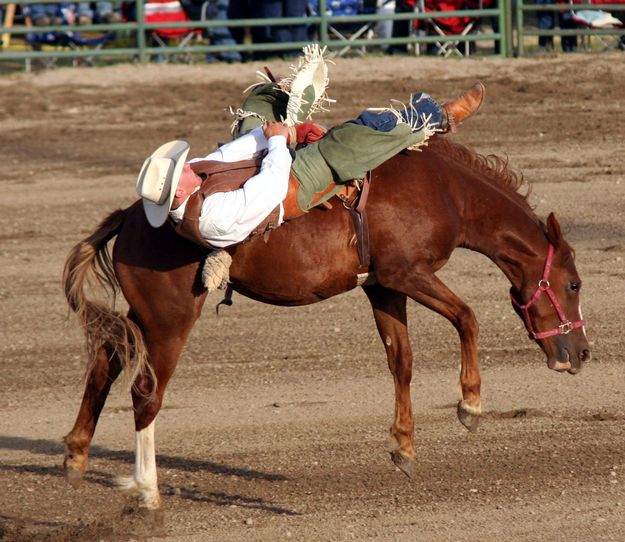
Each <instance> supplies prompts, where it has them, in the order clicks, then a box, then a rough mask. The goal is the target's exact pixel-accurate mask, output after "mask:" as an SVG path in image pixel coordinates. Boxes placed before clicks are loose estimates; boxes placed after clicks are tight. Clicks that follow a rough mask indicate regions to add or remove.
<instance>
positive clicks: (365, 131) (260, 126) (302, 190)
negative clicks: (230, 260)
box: [137, 46, 484, 248]
mask: <svg viewBox="0 0 625 542" xmlns="http://www.w3.org/2000/svg"><path fill="white" fill-rule="evenodd" d="M322 53H323V51H320V50H319V49H318V48H315V47H311V46H309V47H307V48H306V49H305V50H304V57H303V58H302V60H301V61H300V65H299V66H297V67H296V68H294V75H293V77H291V78H290V79H286V80H283V81H281V82H280V83H267V84H262V85H259V86H258V87H257V88H256V89H255V90H254V91H253V92H252V93H251V95H250V96H249V98H248V99H247V100H246V102H245V104H244V108H245V109H241V110H238V111H237V113H236V115H237V118H238V121H237V122H236V129H237V131H238V135H239V137H238V138H237V139H235V140H233V141H231V142H230V143H227V144H225V145H223V146H222V147H220V148H219V149H218V150H217V151H215V152H213V153H211V154H209V155H208V156H206V157H203V158H196V159H193V160H190V161H189V162H185V159H186V157H187V153H188V151H189V144H188V143H186V142H184V141H173V142H170V143H167V144H165V145H163V146H161V147H160V148H159V149H157V151H155V152H154V153H153V154H152V156H150V157H149V158H148V159H147V160H146V161H145V163H144V165H143V168H142V170H141V173H140V175H139V180H138V182H137V192H138V193H139V195H140V196H141V197H142V198H143V205H144V209H145V212H146V216H147V218H148V221H149V222H150V224H151V225H152V226H154V227H159V226H161V225H162V224H164V222H165V221H166V220H167V217H168V216H169V217H170V218H171V220H172V221H173V223H174V224H179V223H180V221H181V220H182V219H183V217H184V216H185V213H186V211H187V209H186V208H187V207H188V206H187V204H188V202H189V201H190V200H191V199H193V198H191V197H190V196H192V195H194V193H195V192H197V191H198V190H200V187H202V182H203V178H202V175H201V173H200V174H198V173H199V172H198V171H197V168H196V171H194V164H197V163H199V162H205V161H206V160H215V161H219V162H235V161H239V160H243V159H246V158H250V157H252V156H255V155H257V153H259V151H263V152H266V155H265V157H264V158H263V160H262V165H261V168H260V172H259V173H258V174H257V175H256V176H253V177H251V178H250V179H249V180H248V181H247V182H245V184H244V185H243V187H242V188H239V189H236V190H231V191H228V192H217V193H212V194H210V195H208V197H206V199H204V201H203V203H201V208H200V209H201V211H200V216H199V224H198V225H199V233H200V234H201V237H202V239H198V242H200V243H201V244H205V245H208V246H211V247H216V248H223V247H227V246H230V245H233V244H236V243H239V242H241V241H243V240H245V239H246V238H247V237H248V236H249V235H250V233H251V232H252V231H254V230H255V229H256V228H257V227H258V225H259V224H260V223H261V222H262V221H263V220H265V219H266V218H267V217H268V216H269V215H270V213H272V211H273V210H274V209H276V208H277V207H278V206H279V217H278V224H279V223H281V222H282V221H283V219H284V206H283V201H284V199H285V198H286V195H287V190H288V185H289V176H290V175H291V176H293V177H295V178H296V179H297V181H298V182H299V187H298V192H297V203H298V205H299V207H300V209H301V211H308V210H309V209H310V207H311V206H312V204H311V201H312V200H313V197H314V196H315V195H317V194H318V193H319V192H322V191H323V190H324V189H326V188H327V187H328V185H329V184H331V183H332V182H334V183H345V182H347V181H350V180H352V179H360V178H363V177H364V175H365V174H366V173H367V171H370V170H372V169H374V168H375V167H377V166H379V165H380V164H382V163H383V162H385V161H386V160H388V159H389V158H391V157H392V156H394V155H395V154H397V153H398V152H400V151H402V150H403V149H406V148H411V149H414V148H418V147H419V146H421V145H423V144H424V143H425V142H426V141H427V139H428V138H429V137H430V136H431V135H433V134H434V133H436V132H447V131H450V130H454V129H455V127H456V126H457V125H458V124H460V123H461V122H462V121H463V120H465V119H466V118H467V117H468V116H470V115H471V114H473V113H474V112H476V111H477V109H478V108H479V107H480V105H481V102H482V100H483V97H484V87H483V85H482V84H481V83H478V84H476V85H475V86H474V87H472V88H471V89H470V90H469V91H468V92H467V93H465V94H464V95H462V96H461V97H460V98H458V99H457V100H454V101H452V102H449V103H446V104H444V105H443V106H440V105H439V104H438V103H437V102H435V101H434V100H433V99H432V98H431V97H430V96H428V95H427V94H425V93H418V94H415V95H414V96H412V97H411V99H410V102H409V104H408V105H407V106H402V107H401V108H392V107H391V108H385V109H383V110H379V109H378V110H373V109H369V110H366V111H364V112H363V113H361V114H360V116H359V117H358V118H356V119H354V120H351V121H348V122H346V123H343V124H340V125H339V126H336V127H335V128H333V129H331V130H330V131H329V132H327V133H326V134H324V130H323V129H322V128H320V127H319V126H317V125H315V124H312V123H303V124H302V123H301V120H300V119H306V118H307V117H310V115H311V113H312V112H314V111H315V110H318V109H320V108H321V107H322V104H323V102H324V101H329V100H328V98H327V97H325V87H326V85H327V67H326V64H325V62H324V61H323V54H322ZM285 87H286V88H285ZM281 118H286V122H278V121H277V119H281ZM241 134H243V135H241ZM289 144H290V145H291V146H296V145H299V146H298V148H297V149H296V150H295V151H294V152H293V151H292V150H291V151H290V150H289ZM293 157H294V159H293ZM205 186H207V185H205ZM202 189H204V187H203V188H202ZM332 193H333V192H330V193H329V194H328V195H327V196H326V197H324V198H322V199H320V200H316V201H315V205H316V204H318V203H320V202H321V201H324V200H325V199H327V198H328V197H330V196H331V195H332ZM202 241H203V243H202Z"/></svg>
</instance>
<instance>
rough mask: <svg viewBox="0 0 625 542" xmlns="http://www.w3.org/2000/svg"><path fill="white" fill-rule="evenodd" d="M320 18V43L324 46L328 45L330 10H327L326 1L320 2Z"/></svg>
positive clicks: (320, 0) (321, 0)
mask: <svg viewBox="0 0 625 542" xmlns="http://www.w3.org/2000/svg"><path fill="white" fill-rule="evenodd" d="M319 16H320V17H321V23H320V24H319V41H321V45H322V46H324V47H325V46H326V45H328V41H329V39H328V10H327V8H326V0H319Z"/></svg>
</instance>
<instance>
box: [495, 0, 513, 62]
mask: <svg viewBox="0 0 625 542" xmlns="http://www.w3.org/2000/svg"><path fill="white" fill-rule="evenodd" d="M509 2H510V0H499V2H498V3H497V7H498V9H499V14H498V16H497V18H498V19H499V34H500V36H501V37H500V38H499V56H502V57H506V56H508V40H509V39H510V34H508V27H507V26H506V20H507V17H506V12H507V10H508V7H509V5H510V4H509Z"/></svg>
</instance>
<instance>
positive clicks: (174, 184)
mask: <svg viewBox="0 0 625 542" xmlns="http://www.w3.org/2000/svg"><path fill="white" fill-rule="evenodd" d="M187 154H189V147H188V146H187V148H186V149H184V150H183V151H182V152H181V153H180V155H179V156H178V158H176V164H175V166H174V172H173V174H172V179H171V186H170V189H169V197H168V198H167V200H166V201H165V202H164V203H163V204H161V205H158V204H156V203H153V202H151V201H149V200H147V199H145V198H142V201H143V210H144V211H145V216H146V218H147V219H148V222H149V223H150V226H152V227H153V228H160V227H161V226H162V225H163V224H165V222H166V221H167V217H168V216H169V211H170V210H171V206H172V204H173V202H174V198H175V197H176V189H177V188H178V183H179V182H180V176H181V175H182V168H183V167H184V164H185V160H186V158H187Z"/></svg>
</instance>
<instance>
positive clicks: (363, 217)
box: [347, 172, 371, 273]
mask: <svg viewBox="0 0 625 542" xmlns="http://www.w3.org/2000/svg"><path fill="white" fill-rule="evenodd" d="M370 184H371V172H367V175H365V178H364V179H363V180H362V186H361V188H360V191H359V193H358V196H356V198H354V200H353V201H352V202H351V203H350V204H349V205H347V209H348V210H349V213H350V215H351V217H352V222H353V223H354V230H355V231H356V245H357V248H358V259H359V262H360V268H359V270H358V273H367V272H368V271H369V266H370V265H371V255H370V251H369V222H368V221H367V213H366V212H365V206H366V205H367V198H368V197H369V186H370Z"/></svg>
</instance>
